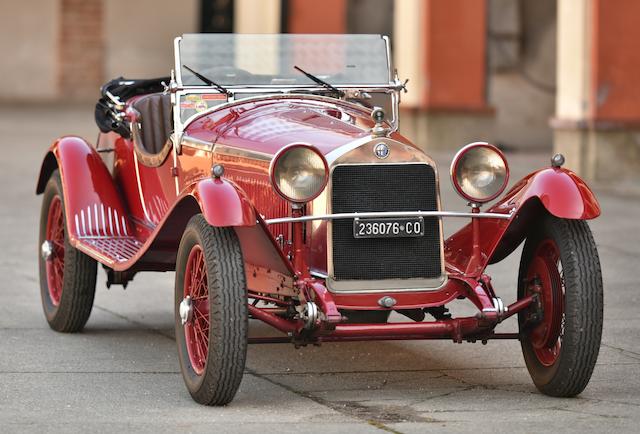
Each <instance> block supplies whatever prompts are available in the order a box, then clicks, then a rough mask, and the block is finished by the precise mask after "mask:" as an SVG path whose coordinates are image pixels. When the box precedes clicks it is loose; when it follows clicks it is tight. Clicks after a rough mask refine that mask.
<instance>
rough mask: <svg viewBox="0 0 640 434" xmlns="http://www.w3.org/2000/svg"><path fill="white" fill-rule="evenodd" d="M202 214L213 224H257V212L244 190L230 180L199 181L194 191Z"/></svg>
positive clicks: (193, 193) (212, 179)
mask: <svg viewBox="0 0 640 434" xmlns="http://www.w3.org/2000/svg"><path fill="white" fill-rule="evenodd" d="M192 195H193V197H195V199H196V200H197V201H198V204H199V205H200V209H201V210H202V214H203V215H204V218H205V219H206V220H207V222H208V223H209V224H210V225H211V226H216V227H226V226H255V225H256V213H255V210H254V208H253V205H252V204H251V201H250V200H249V198H248V197H247V196H246V194H245V193H244V191H242V190H241V189H240V188H239V187H236V186H235V185H234V184H233V183H231V182H230V181H228V180H225V179H221V178H209V179H204V180H201V181H199V182H198V183H197V184H196V185H195V187H194V188H193V191H192Z"/></svg>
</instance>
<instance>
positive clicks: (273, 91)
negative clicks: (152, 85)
mask: <svg viewBox="0 0 640 434" xmlns="http://www.w3.org/2000/svg"><path fill="white" fill-rule="evenodd" d="M380 37H381V38H382V39H383V41H384V44H385V52H386V57H387V69H388V80H389V81H388V83H381V84H380V85H377V84H376V85H371V84H362V85H358V84H348V85H346V84H334V83H331V85H332V86H334V87H335V88H337V89H339V90H342V91H344V92H345V93H346V95H347V96H349V95H353V94H354V93H355V92H369V93H385V94H388V95H389V96H390V98H391V109H392V110H391V113H390V114H389V119H388V121H387V122H388V124H389V126H390V127H391V131H392V132H395V131H397V130H398V127H399V104H400V91H401V90H404V89H405V87H404V85H403V83H401V82H400V80H399V78H398V76H397V72H396V71H395V70H394V68H393V64H392V57H391V47H390V41H389V37H388V36H386V35H380ZM182 39H183V38H182V36H178V37H176V38H175V39H174V41H173V47H174V69H173V70H172V72H171V76H172V80H171V84H170V86H169V90H170V91H171V103H172V105H173V118H174V143H176V146H178V147H179V143H180V141H181V139H182V135H183V132H184V129H185V128H186V127H187V126H188V125H189V124H190V123H191V122H193V121H194V120H195V119H196V118H199V117H201V116H203V115H206V114H208V113H211V112H214V111H217V110H219V109H221V108H223V107H226V106H229V105H233V104H236V103H237V102H238V101H240V100H247V101H248V100H252V99H261V98H264V97H265V96H269V95H271V96H273V97H277V96H278V95H280V96H283V97H291V96H293V95H296V94H297V93H298V91H301V90H304V91H305V92H311V93H313V95H309V94H308V93H300V94H299V95H300V96H301V97H303V98H304V97H309V96H316V97H318V96H322V95H323V94H324V93H327V88H326V87H325V86H322V85H319V84H316V83H313V82H311V81H310V83H309V84H246V85H237V84H225V85H224V88H225V89H226V90H228V91H229V96H228V97H227V99H226V102H224V103H221V104H219V105H216V106H214V107H211V108H208V109H207V110H205V111H202V112H200V113H196V114H194V115H192V116H190V117H188V118H187V119H184V120H183V119H182V116H181V113H180V101H181V99H182V98H184V97H185V96H186V95H188V94H211V93H221V92H220V90H219V89H217V88H216V87H214V86H209V85H207V84H204V83H203V84H202V85H185V84H183V83H182V66H183V65H182V63H181V58H180V43H181V41H182ZM392 71H393V73H392ZM244 94H251V95H252V96H253V97H243V95H244ZM324 98H326V99H327V100H328V101H330V100H332V99H333V100H336V99H339V100H341V101H345V98H331V97H328V96H327V97H323V99H324ZM353 104H357V103H353ZM357 105H358V106H359V107H362V108H365V109H368V108H367V107H366V106H364V105H360V104H357ZM368 110H370V109H368Z"/></svg>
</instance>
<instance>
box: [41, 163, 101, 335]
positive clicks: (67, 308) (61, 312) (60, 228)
mask: <svg viewBox="0 0 640 434" xmlns="http://www.w3.org/2000/svg"><path fill="white" fill-rule="evenodd" d="M65 221H66V210H65V208H64V195H63V192H62V182H61V181H60V174H59V173H58V171H57V170H56V171H54V172H53V174H52V175H51V178H49V182H48V183H47V186H46V188H45V191H44V195H43V198H42V211H41V213H40V237H39V244H38V246H39V252H38V265H39V268H40V296H41V298H42V308H43V310H44V315H45V317H46V319H47V322H48V323H49V326H50V327H51V328H52V329H53V330H56V331H59V332H64V333H75V332H79V331H80V330H82V328H83V327H84V326H85V324H86V323H87V321H88V320H89V315H90V314H91V309H92V307H93V298H94V296H95V292H96V274H97V262H96V261H95V260H94V259H92V258H91V257H89V256H87V255H85V254H84V253H82V252H81V251H79V250H77V249H75V248H74V247H73V246H71V244H70V243H69V236H68V233H67V228H66V225H65Z"/></svg>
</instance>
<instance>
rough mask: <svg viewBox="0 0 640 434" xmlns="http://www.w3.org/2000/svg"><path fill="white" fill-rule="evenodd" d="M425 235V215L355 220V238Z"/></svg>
mask: <svg viewBox="0 0 640 434" xmlns="http://www.w3.org/2000/svg"><path fill="white" fill-rule="evenodd" d="M423 235H424V218H423V217H407V218H379V219H361V218H356V219H354V220H353V237H354V238H407V237H421V236H423Z"/></svg>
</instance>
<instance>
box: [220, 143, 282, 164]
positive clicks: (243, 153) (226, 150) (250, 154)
mask: <svg viewBox="0 0 640 434" xmlns="http://www.w3.org/2000/svg"><path fill="white" fill-rule="evenodd" d="M213 152H214V154H217V155H228V156H231V157H241V158H250V159H252V160H260V161H271V159H272V158H273V155H272V154H269V153H267V152H260V151H254V150H252V149H244V148H236V147H235V146H229V145H221V144H218V143H216V144H214V145H213Z"/></svg>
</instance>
